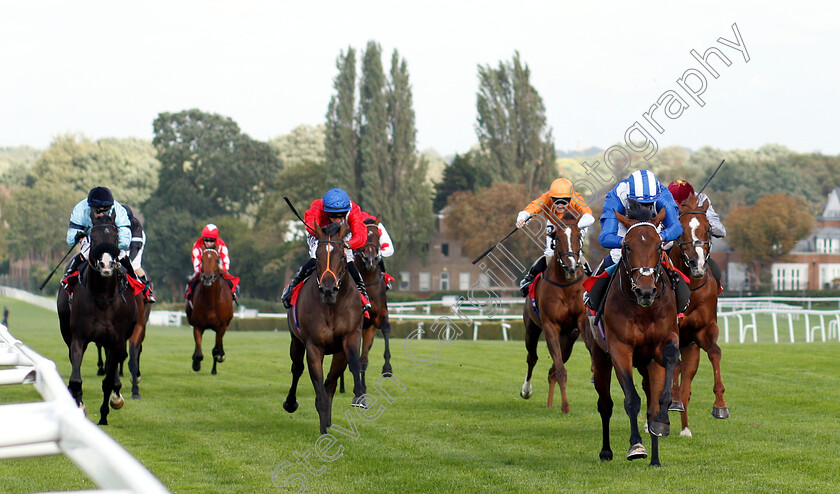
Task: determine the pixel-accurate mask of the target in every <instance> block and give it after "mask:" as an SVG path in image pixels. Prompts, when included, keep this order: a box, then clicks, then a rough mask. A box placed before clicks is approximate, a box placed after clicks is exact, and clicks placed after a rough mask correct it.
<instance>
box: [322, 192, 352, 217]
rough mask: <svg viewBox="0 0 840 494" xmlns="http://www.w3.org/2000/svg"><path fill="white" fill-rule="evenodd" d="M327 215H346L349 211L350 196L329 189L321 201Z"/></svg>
mask: <svg viewBox="0 0 840 494" xmlns="http://www.w3.org/2000/svg"><path fill="white" fill-rule="evenodd" d="M321 201H322V202H323V203H324V211H326V212H327V213H346V212H347V211H350V196H348V195H347V192H344V191H343V190H342V189H330V190H328V191H327V193H326V194H324V197H323V199H322V200H321Z"/></svg>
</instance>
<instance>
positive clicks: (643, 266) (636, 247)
mask: <svg viewBox="0 0 840 494" xmlns="http://www.w3.org/2000/svg"><path fill="white" fill-rule="evenodd" d="M615 215H616V218H617V219H618V221H619V222H620V223H621V224H622V225H624V226H625V227H626V228H627V233H626V235H625V237H624V244H623V247H622V255H621V260H620V261H619V263H618V266H617V267H616V269H617V271H618V272H617V273H615V274H614V276H613V280H612V283H611V284H610V286H609V288H608V289H607V293H606V295H605V297H606V305H605V309H604V314H603V317H602V319H601V322H602V323H603V335H602V334H601V331H600V330H599V329H598V328H592V327H590V329H589V331H587V332H586V335H585V338H586V343H587V347H588V348H589V351H590V354H591V356H592V366H593V372H594V382H595V389H596V390H597V391H598V412H599V414H600V415H601V428H602V440H603V442H602V447H601V452H600V458H601V460H604V461H606V460H612V457H613V453H612V449H611V448H610V416H611V415H612V409H613V401H612V398H611V397H610V371H611V369H613V368H614V369H615V375H616V378H617V379H618V382H619V385H620V386H621V389H622V390H623V391H624V410H625V412H627V416H628V418H629V419H630V450H629V451H628V453H627V459H628V460H635V459H639V458H645V457H647V451H645V448H644V446H643V445H642V437H641V435H640V434H639V424H638V415H639V411H640V410H641V399H640V397H639V394H638V393H637V392H636V388H635V386H634V384H633V367H636V368H637V369H639V373H640V374H641V375H642V388H643V389H644V391H645V395H646V396H647V405H648V406H647V421H648V424H649V431H650V436H651V450H652V453H651V459H650V464H651V466H660V462H659V437H665V436H668V434H669V433H670V422H669V421H668V406H669V405H670V403H671V387H670V386H666V385H665V384H666V383H670V382H671V380H672V378H673V374H674V368H675V367H676V365H677V360H678V359H679V348H678V346H679V334H678V329H677V306H676V300H675V295H674V290H673V288H672V287H671V286H670V285H669V283H668V280H669V276H668V275H667V274H666V273H664V271H663V267H662V244H661V240H662V239H661V237H660V235H659V232H658V231H657V226H658V225H659V224H660V223H661V222H662V220H663V219H664V218H665V210H664V209H663V210H661V211H659V214H658V215H656V217H655V218H652V219H651V218H650V216H651V215H652V213H651V212H650V211H648V210H646V209H642V208H641V207H640V206H639V205H638V204H637V203H635V202H634V201H631V204H630V206H629V207H628V216H629V217H627V216H624V215H622V214H620V213H618V212H616V214H615ZM631 218H632V219H631Z"/></svg>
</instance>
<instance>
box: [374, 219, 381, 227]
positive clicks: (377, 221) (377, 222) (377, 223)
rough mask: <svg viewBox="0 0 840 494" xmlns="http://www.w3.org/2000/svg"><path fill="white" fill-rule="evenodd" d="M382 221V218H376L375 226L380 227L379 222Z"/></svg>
mask: <svg viewBox="0 0 840 494" xmlns="http://www.w3.org/2000/svg"><path fill="white" fill-rule="evenodd" d="M380 221H382V220H381V218H376V223H374V224H375V225H376V226H379V222H380Z"/></svg>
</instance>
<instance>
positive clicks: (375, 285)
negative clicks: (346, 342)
mask: <svg viewBox="0 0 840 494" xmlns="http://www.w3.org/2000/svg"><path fill="white" fill-rule="evenodd" d="M365 226H366V227H367V231H368V234H367V235H368V237H367V242H366V243H365V245H364V246H362V248H361V249H359V250H358V251H356V256H355V260H354V262H355V263H356V267H357V268H359V273H360V274H361V275H362V280H364V283H365V289H366V290H367V292H368V296H369V297H370V306H371V309H370V310H369V311H368V314H369V315H370V318H368V319H365V321H364V323H363V324H362V381H364V379H365V371H367V366H368V354H369V353H370V348H371V347H372V346H373V337H374V336H375V335H376V329H377V328H379V331H381V332H382V339H383V340H385V354H384V358H385V364H383V365H382V375H384V376H391V375H393V369H391V348H390V343H389V337H390V335H391V322H390V321H389V320H388V300H387V297H386V292H385V273H383V272H382V270H381V269H379V261H380V259H381V251H380V248H379V220H378V219H377V220H372V219H367V220H365Z"/></svg>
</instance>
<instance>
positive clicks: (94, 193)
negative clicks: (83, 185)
mask: <svg viewBox="0 0 840 494" xmlns="http://www.w3.org/2000/svg"><path fill="white" fill-rule="evenodd" d="M87 203H88V206H90V207H91V208H109V207H111V206H113V205H114V196H113V195H111V191H110V190H108V187H94V188H92V189H90V193H89V194H88V199H87Z"/></svg>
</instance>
